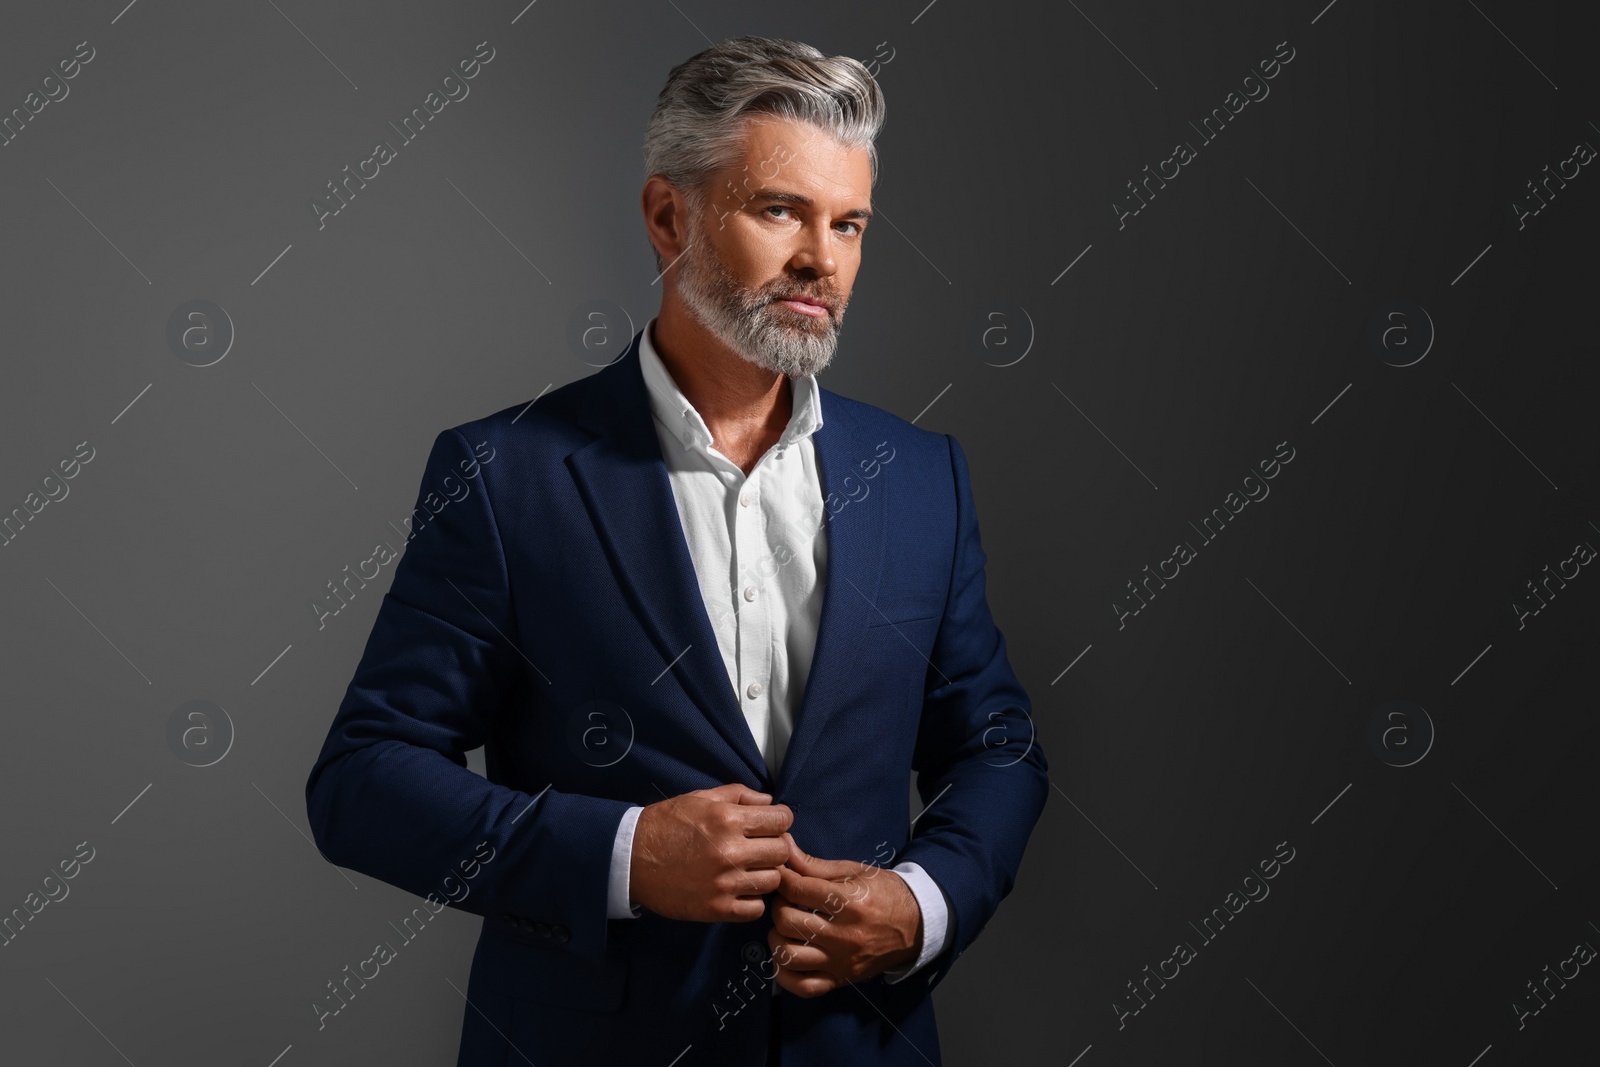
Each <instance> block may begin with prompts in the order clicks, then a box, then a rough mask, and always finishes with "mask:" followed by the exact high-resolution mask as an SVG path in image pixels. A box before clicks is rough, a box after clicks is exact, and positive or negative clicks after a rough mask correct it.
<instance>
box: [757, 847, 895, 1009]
mask: <svg viewBox="0 0 1600 1067" xmlns="http://www.w3.org/2000/svg"><path fill="white" fill-rule="evenodd" d="M783 839H784V840H786V841H787V842H788V843H789V849H790V854H789V862H788V864H787V865H785V866H783V867H780V868H778V875H779V878H780V883H779V887H778V891H777V893H775V894H774V895H773V897H772V904H773V907H772V931H771V933H769V934H768V935H767V944H768V945H769V947H771V949H772V953H773V962H774V963H775V964H776V965H777V968H778V975H777V981H778V985H779V986H781V987H782V988H784V989H787V990H788V991H789V992H791V993H793V994H795V995H796V996H800V997H820V996H821V995H822V994H824V993H827V992H830V991H832V990H834V989H837V988H838V987H839V986H841V985H853V984H854V983H856V982H862V981H865V980H866V979H868V978H872V977H874V976H875V975H879V974H882V973H883V972H884V971H888V970H892V969H894V968H896V967H902V966H904V965H906V964H908V963H911V962H912V961H914V960H915V959H916V958H917V957H918V956H919V955H921V953H922V908H921V906H920V905H918V904H917V898H916V895H915V894H913V893H912V892H911V887H910V886H909V885H907V884H906V880H905V879H904V878H901V877H900V875H899V874H897V873H895V872H894V871H889V870H885V869H883V868H882V867H874V866H872V865H871V864H867V863H857V862H855V861H853V860H824V859H818V858H816V857H815V856H811V855H808V854H807V853H805V852H803V851H801V849H800V846H799V845H797V844H795V840H794V837H793V836H791V835H790V834H789V833H788V832H787V831H785V832H784V835H783ZM813 909H818V911H820V914H817V913H814V912H813Z"/></svg>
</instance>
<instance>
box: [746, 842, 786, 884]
mask: <svg viewBox="0 0 1600 1067" xmlns="http://www.w3.org/2000/svg"><path fill="white" fill-rule="evenodd" d="M746 840H747V841H748V844H744V845H740V846H738V848H739V857H740V866H741V867H743V868H744V869H745V870H747V871H754V870H763V871H770V870H777V869H778V868H780V867H782V866H783V865H784V862H785V861H786V860H788V858H789V851H788V849H786V848H784V847H783V842H782V841H781V840H779V839H778V838H776V837H752V838H747V839H746ZM773 886H774V888H776V886H777V883H776V882H774V883H773Z"/></svg>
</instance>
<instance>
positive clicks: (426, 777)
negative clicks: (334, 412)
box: [306, 429, 633, 965]
mask: <svg viewBox="0 0 1600 1067" xmlns="http://www.w3.org/2000/svg"><path fill="white" fill-rule="evenodd" d="M480 447H482V446H480ZM479 458H484V459H487V460H492V459H493V452H492V451H491V452H490V453H489V454H488V455H487V457H479V456H475V454H474V450H473V449H472V448H471V447H469V446H468V444H467V439H466V438H465V437H464V436H463V435H462V434H461V432H460V430H458V429H450V430H445V431H443V432H441V433H440V434H439V435H438V436H437V437H436V438H435V439H434V442H433V447H432V451H431V453H430V455H429V457H428V462H427V467H426V469H425V472H424V474H423V478H422V487H421V489H420V490H419V492H418V504H417V507H418V509H419V512H418V513H420V514H426V515H430V516H431V517H430V518H429V519H428V520H427V522H426V524H425V525H424V526H423V527H422V528H421V529H420V530H417V531H415V532H414V533H413V534H412V536H411V539H410V542H409V544H408V546H407V548H406V550H405V554H404V555H403V556H401V558H400V560H399V561H398V562H397V563H396V564H395V570H394V576H393V581H392V583H391V585H390V588H389V591H388V592H387V593H385V594H384V597H383V601H382V603H381V605H380V606H379V609H378V616H377V619H376V620H375V621H374V623H373V626H372V633H371V634H370V636H369V637H368V638H367V644H366V649H365V651H364V652H363V654H362V656H361V660H360V663H359V664H358V665H357V667H356V670H355V676H354V677H353V678H352V679H351V681H350V684H349V687H348V688H347V690H346V692H345V695H344V699H343V701H342V703H341V704H340V705H339V709H338V713H337V714H336V715H335V716H334V720H333V724H332V727H331V728H330V729H329V731H328V736H327V740H326V741H325V742H324V744H323V746H322V752H321V754H320V755H319V756H318V758H317V760H316V763H315V764H314V765H313V767H312V769H311V774H310V777H309V778H308V779H307V781H306V813H307V816H308V817H309V820H310V823H311V831H312V834H313V836H314V838H315V840H316V845H317V848H318V849H319V850H320V851H321V852H322V854H323V856H324V858H326V859H327V860H329V861H330V862H332V863H336V864H338V865H339V866H341V867H348V868H350V869H351V870H355V871H360V872H362V873H364V874H368V875H371V876H372V877H374V878H378V879H381V880H382V881H385V882H388V883H390V884H391V885H395V886H398V887H400V888H402V889H405V890H407V891H409V892H412V893H415V894H417V895H418V896H430V895H431V896H432V897H434V898H437V899H439V900H443V901H444V902H445V903H448V904H449V905H450V906H452V907H456V908H458V909H460V910H463V911H467V912H471V913H473V914H477V915H483V916H488V917H501V916H514V917H529V918H532V919H534V920H537V921H540V922H545V923H549V924H550V925H551V926H552V927H558V926H559V927H564V928H565V930H566V931H568V932H569V935H568V937H567V940H565V941H559V939H558V940H556V941H552V942H551V944H552V947H558V948H564V949H566V950H568V951H571V952H573V953H575V954H577V955H579V956H582V957H585V958H587V959H589V960H590V961H591V962H593V963H595V964H597V965H598V963H599V962H600V959H601V956H602V955H603V952H604V948H605V939H606V929H607V925H606V901H607V889H608V880H609V876H610V867H611V853H612V844H613V841H614V840H615V838H616V834H617V829H618V825H619V824H620V822H621V820H622V816H623V813H624V812H625V811H627V809H628V808H629V807H631V806H633V805H631V804H629V803H628V802H625V801H621V800H610V799H604V798H598V797H589V796H582V795H578V794H574V793H564V792H562V791H560V790H557V789H554V788H545V789H542V790H539V791H538V792H537V793H535V794H529V793H525V792H522V791H520V790H517V789H511V788H508V787H507V786H504V785H498V784H495V783H493V782H490V781H488V780H486V779H485V778H483V777H481V776H479V775H478V774H475V773H473V772H472V771H470V770H468V769H467V759H466V752H467V751H468V750H470V749H473V748H477V747H479V746H480V745H482V744H483V743H484V741H485V739H486V738H487V737H488V736H489V735H490V733H491V731H492V729H493V724H494V722H495V720H496V718H497V716H499V715H500V714H501V712H502V709H503V707H504V703H505V700H506V694H507V692H508V690H509V689H510V688H511V685H512V682H513V680H514V677H515V676H516V674H517V673H518V672H520V671H532V670H534V668H533V667H532V666H531V665H530V661H529V659H528V658H527V655H525V652H524V650H522V649H519V648H518V647H517V645H516V639H517V628H516V619H515V614H514V612H513V610H512V591H511V588H510V583H509V578H508V574H507V570H506V560H505V553H504V550H503V548H502V545H501V540H500V535H499V532H498V530H497V528H496V523H495V517H494V508H493V504H492V502H491V500H490V495H489V487H488V475H489V467H488V465H487V463H479ZM471 471H476V472H477V477H476V479H475V480H474V478H473V477H472V476H470V474H469V473H468V472H471ZM457 484H460V485H465V486H466V487H467V491H466V493H465V495H464V496H460V497H457V496H456V493H458V492H460V490H458V489H456V490H453V489H451V488H450V486H452V485H457ZM567 607H570V605H551V609H552V610H561V609H564V608H567ZM528 652H530V653H533V654H534V655H536V652H533V650H528ZM484 842H487V843H488V846H489V847H490V848H492V850H493V851H492V852H491V853H489V854H488V857H489V858H488V859H485V858H484V854H483V853H482V852H480V851H479V849H480V848H481V847H482V844H483V843H484ZM463 886H464V887H465V890H466V891H465V893H464V894H463V893H462V891H461V887H463Z"/></svg>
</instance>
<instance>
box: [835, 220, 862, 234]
mask: <svg viewBox="0 0 1600 1067" xmlns="http://www.w3.org/2000/svg"><path fill="white" fill-rule="evenodd" d="M839 225H841V226H854V227H855V228H856V229H855V232H854V233H852V234H851V235H850V236H851V237H859V236H861V234H862V232H863V230H862V228H861V224H860V223H859V222H841V223H840V224H839Z"/></svg>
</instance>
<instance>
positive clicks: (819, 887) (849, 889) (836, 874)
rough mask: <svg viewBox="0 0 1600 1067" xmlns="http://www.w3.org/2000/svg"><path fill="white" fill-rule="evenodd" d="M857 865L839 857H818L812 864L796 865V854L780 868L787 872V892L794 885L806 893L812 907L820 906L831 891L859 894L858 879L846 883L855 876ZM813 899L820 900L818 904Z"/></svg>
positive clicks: (799, 890) (785, 883)
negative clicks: (822, 899)
mask: <svg viewBox="0 0 1600 1067" xmlns="http://www.w3.org/2000/svg"><path fill="white" fill-rule="evenodd" d="M856 865H858V864H853V862H850V861H838V859H816V861H811V864H810V865H806V864H803V862H802V865H800V867H795V864H794V856H790V859H789V864H787V865H784V867H779V870H781V872H787V873H786V875H784V886H786V889H784V891H786V893H787V891H789V886H794V889H795V891H797V893H803V894H806V896H805V902H806V904H808V905H810V907H819V905H821V904H819V901H821V897H826V896H827V894H829V893H838V894H842V896H851V894H859V889H858V888H856V881H848V885H846V880H850V878H851V877H853V875H854V870H853V869H854V867H856ZM811 901H818V904H813V902H811Z"/></svg>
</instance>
